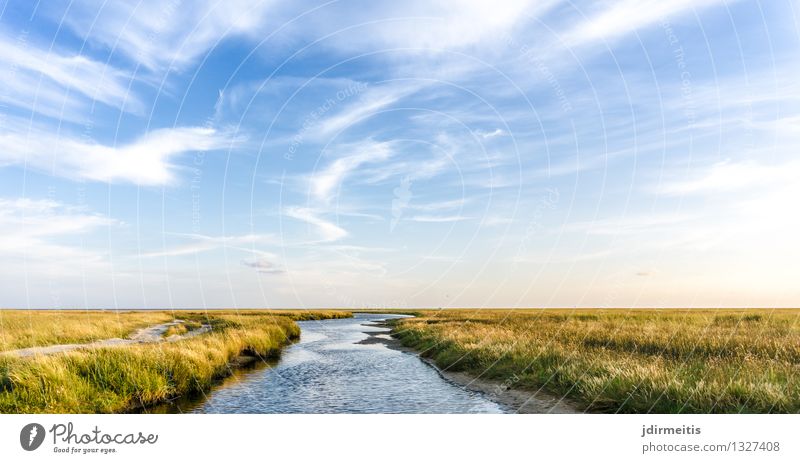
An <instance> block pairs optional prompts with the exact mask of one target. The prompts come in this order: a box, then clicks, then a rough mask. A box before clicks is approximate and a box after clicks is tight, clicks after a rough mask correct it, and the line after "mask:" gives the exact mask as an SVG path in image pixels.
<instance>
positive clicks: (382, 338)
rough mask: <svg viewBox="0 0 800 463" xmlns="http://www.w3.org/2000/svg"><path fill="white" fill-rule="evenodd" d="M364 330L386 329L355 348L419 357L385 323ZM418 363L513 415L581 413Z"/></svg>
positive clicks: (559, 400)
mask: <svg viewBox="0 0 800 463" xmlns="http://www.w3.org/2000/svg"><path fill="white" fill-rule="evenodd" d="M365 326H376V327H383V328H387V331H385V332H367V333H366V334H367V335H369V337H368V338H367V339H364V340H363V341H361V342H360V343H359V344H383V345H385V346H386V347H388V348H390V349H395V350H399V351H402V352H406V353H409V354H413V355H417V356H419V353H418V352H417V351H415V350H414V349H411V348H409V347H406V346H404V345H403V344H402V343H401V342H400V341H399V340H398V339H395V338H393V337H391V335H390V334H389V331H390V329H391V326H390V325H389V324H387V323H374V324H369V325H365ZM419 358H420V360H422V361H423V362H425V363H427V364H428V365H430V366H431V367H432V368H434V369H435V370H436V371H437V372H439V375H441V377H442V378H444V379H445V380H447V381H449V382H451V383H453V384H456V385H458V386H460V387H463V388H465V389H467V390H470V391H475V392H480V393H482V394H485V395H486V397H487V398H488V399H489V400H492V401H494V402H497V403H499V404H501V405H504V406H505V407H506V408H508V409H509V410H510V411H511V412H514V413H583V411H582V409H581V408H580V407H579V406H578V405H577V404H576V403H574V402H572V401H570V400H569V399H566V398H563V397H559V396H556V395H553V394H550V393H547V392H544V391H532V390H526V389H515V388H514V387H513V381H511V380H509V381H496V380H490V379H485V378H480V377H477V376H475V375H472V374H470V373H466V372H462V371H448V370H443V369H441V368H439V367H438V366H437V365H436V364H434V363H433V361H431V360H430V359H427V358H425V357H422V356H419Z"/></svg>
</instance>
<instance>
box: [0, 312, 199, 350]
mask: <svg viewBox="0 0 800 463" xmlns="http://www.w3.org/2000/svg"><path fill="white" fill-rule="evenodd" d="M181 323H184V321H183V320H173V321H171V322H168V323H162V324H160V325H154V326H148V327H146V328H141V329H139V330H137V331H136V332H134V333H133V334H132V335H131V336H130V337H129V338H127V339H121V338H111V339H103V340H100V341H95V342H89V343H85V344H55V345H51V346H38V347H28V348H25V349H16V350H7V351H5V352H2V354H8V355H16V356H19V357H33V356H36V355H52V354H58V353H61V352H68V351H71V350H75V349H84V348H96V347H116V346H128V345H132V344H148V343H156V342H174V341H180V340H181V339H187V338H191V337H194V336H197V335H199V334H203V333H207V332H209V331H211V325H202V326H201V327H200V328H197V329H195V330H192V331H189V332H188V333H185V334H181V335H172V336H168V337H164V333H166V332H167V330H168V329H169V328H170V327H172V326H176V325H179V324H181Z"/></svg>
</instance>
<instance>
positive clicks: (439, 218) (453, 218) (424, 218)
mask: <svg viewBox="0 0 800 463" xmlns="http://www.w3.org/2000/svg"><path fill="white" fill-rule="evenodd" d="M472 219H473V217H465V216H463V215H415V216H414V217H412V218H411V219H410V220H412V221H414V222H430V223H442V222H463V221H465V220H472Z"/></svg>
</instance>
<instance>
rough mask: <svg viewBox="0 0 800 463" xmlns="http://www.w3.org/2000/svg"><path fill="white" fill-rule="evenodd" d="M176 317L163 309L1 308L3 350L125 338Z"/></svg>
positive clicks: (0, 334)
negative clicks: (122, 310)
mask: <svg viewBox="0 0 800 463" xmlns="http://www.w3.org/2000/svg"><path fill="white" fill-rule="evenodd" d="M173 318H175V316H174V315H173V313H170V312H163V311H157V312H156V311H153V312H146V311H141V312H115V311H100V310H80V311H78V310H0V351H6V350H12V349H22V348H26V347H34V346H47V345H52V344H83V343H87V342H92V341H97V340H99V339H109V338H124V337H127V336H128V335H130V334H131V333H132V332H134V331H136V330H137V329H139V328H144V327H146V326H152V325H157V324H159V323H165V322H168V321H171V320H172V319H173Z"/></svg>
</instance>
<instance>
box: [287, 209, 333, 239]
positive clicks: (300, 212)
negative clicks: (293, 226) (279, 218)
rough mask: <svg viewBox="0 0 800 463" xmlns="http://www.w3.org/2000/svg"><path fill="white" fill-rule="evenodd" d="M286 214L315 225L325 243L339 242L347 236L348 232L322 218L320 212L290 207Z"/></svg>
mask: <svg viewBox="0 0 800 463" xmlns="http://www.w3.org/2000/svg"><path fill="white" fill-rule="evenodd" d="M285 214H286V215H287V216H289V217H292V218H294V219H298V220H302V221H303V222H306V223H308V224H311V225H313V226H314V227H316V229H317V233H318V234H319V235H320V239H321V240H322V241H324V242H329V241H338V240H340V239H342V238H344V237H345V236H347V230H345V229H343V228H341V227H340V226H338V225H336V224H335V223H333V222H330V221H328V220H325V219H323V218H321V217H320V216H319V215H318V214H319V213H318V212H316V211H314V210H312V209H309V208H303V207H289V208H287V209H286V211H285Z"/></svg>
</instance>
